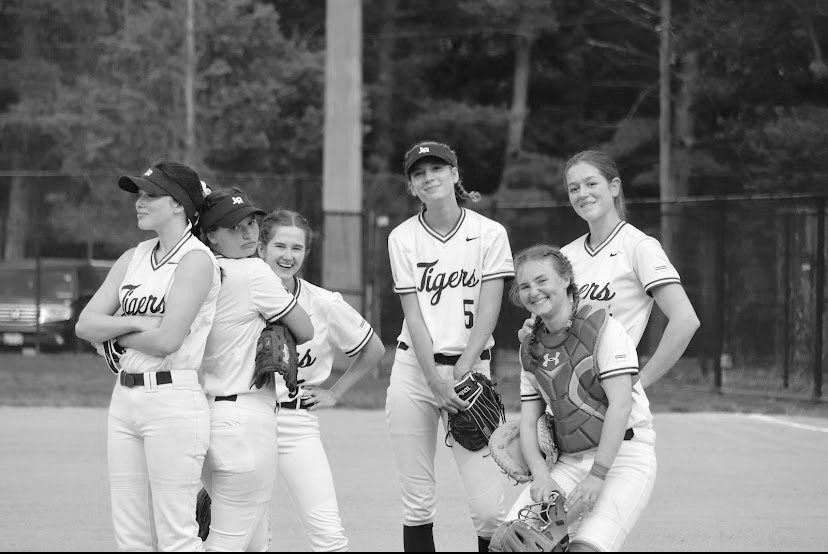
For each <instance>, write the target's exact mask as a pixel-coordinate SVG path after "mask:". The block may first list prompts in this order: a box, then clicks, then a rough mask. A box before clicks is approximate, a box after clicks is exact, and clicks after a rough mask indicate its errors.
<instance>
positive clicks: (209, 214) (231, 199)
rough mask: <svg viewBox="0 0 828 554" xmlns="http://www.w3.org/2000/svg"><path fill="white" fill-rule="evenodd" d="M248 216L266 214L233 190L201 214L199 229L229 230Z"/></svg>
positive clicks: (240, 193) (242, 194)
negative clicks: (220, 228)
mask: <svg viewBox="0 0 828 554" xmlns="http://www.w3.org/2000/svg"><path fill="white" fill-rule="evenodd" d="M250 214H255V215H267V212H266V211H264V210H261V209H259V208H257V207H255V206H252V205H251V204H250V201H249V200H248V199H247V196H245V195H244V193H242V192H239V191H238V190H234V191H231V192H229V193H228V194H227V196H226V197H225V198H222V199H221V200H219V201H218V202H217V203H216V204H214V205H213V206H211V207H210V209H209V210H207V211H206V212H204V213H203V214H201V228H202V229H204V230H208V229H212V228H213V227H226V228H228V229H229V228H231V227H235V226H236V225H238V223H239V222H240V221H241V220H242V219H244V218H245V217H247V216H249V215H250Z"/></svg>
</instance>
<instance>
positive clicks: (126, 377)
mask: <svg viewBox="0 0 828 554" xmlns="http://www.w3.org/2000/svg"><path fill="white" fill-rule="evenodd" d="M121 384H122V385H123V386H125V387H127V388H129V389H131V388H132V387H134V386H135V377H133V376H132V374H131V373H129V372H126V371H121Z"/></svg>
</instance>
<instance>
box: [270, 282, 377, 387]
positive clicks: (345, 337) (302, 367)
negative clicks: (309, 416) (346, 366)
mask: <svg viewBox="0 0 828 554" xmlns="http://www.w3.org/2000/svg"><path fill="white" fill-rule="evenodd" d="M294 281H295V283H296V289H295V292H294V295H295V296H296V300H297V301H298V302H299V305H300V306H302V308H303V309H304V310H305V311H306V312H307V314H308V315H309V316H310V319H311V323H313V339H311V340H310V341H308V342H306V343H304V344H300V345H298V346H297V348H296V354H297V356H298V358H299V384H300V385H321V384H322V383H324V382H325V380H326V379H327V378H328V377H330V375H331V367H332V366H333V361H334V354H335V353H336V351H337V350H339V351H340V352H343V353H344V354H345V355H346V356H348V357H353V356H356V355H357V354H359V352H360V351H361V350H362V349H363V348H364V347H365V345H366V344H368V341H369V340H370V339H371V337H372V336H373V335H374V329H373V327H371V325H369V324H368V322H367V321H365V319H364V318H363V317H362V315H360V313H359V312H358V311H356V310H355V309H354V308H352V307H351V305H350V304H348V303H347V302H345V299H344V298H342V295H341V294H340V293H338V292H332V291H329V290H327V289H324V288H322V287H318V286H316V285H314V284H312V283H309V282H308V281H305V280H304V279H299V278H296V277H294ZM276 396H277V398H278V401H279V402H290V401H291V400H293V398H291V397H290V395H289V393H288V389H287V387H286V386H285V381H284V379H282V378H281V377H280V376H279V375H277V376H276Z"/></svg>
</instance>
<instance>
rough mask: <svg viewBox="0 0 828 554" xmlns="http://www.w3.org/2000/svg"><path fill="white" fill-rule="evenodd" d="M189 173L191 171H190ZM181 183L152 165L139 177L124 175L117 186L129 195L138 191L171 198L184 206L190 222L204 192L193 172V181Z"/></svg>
mask: <svg viewBox="0 0 828 554" xmlns="http://www.w3.org/2000/svg"><path fill="white" fill-rule="evenodd" d="M182 167H186V166H182ZM187 169H190V168H187ZM190 171H193V170H192V169H190ZM183 181H184V182H183V183H180V182H178V181H177V180H175V179H173V178H172V177H169V176H168V175H167V174H166V173H164V172H163V171H162V170H161V169H160V168H159V167H158V166H155V165H154V166H152V167H151V168H149V169H148V170H146V171H145V172H144V174H143V175H141V176H140V177H130V176H128V175H124V176H123V177H121V178H120V179H118V186H119V187H121V190H125V191H127V192H131V193H137V192H138V190H139V189H140V190H143V191H144V192H149V193H151V194H160V195H164V196H172V197H173V198H174V199H175V200H176V202H178V203H179V204H181V205H182V206H184V212H185V213H186V214H187V218H188V219H190V220H191V221H192V220H193V218H194V217H195V215H196V213H198V210H199V208H201V205H202V204H203V203H204V191H203V189H202V184H201V180H200V179H199V178H198V174H196V172H195V171H193V179H185V180H183Z"/></svg>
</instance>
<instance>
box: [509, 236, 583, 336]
mask: <svg viewBox="0 0 828 554" xmlns="http://www.w3.org/2000/svg"><path fill="white" fill-rule="evenodd" d="M536 260H548V261H549V263H550V264H552V268H553V269H554V270H555V273H557V274H558V276H559V277H561V278H562V279H564V280H568V281H569V284H568V285H567V287H566V294H567V295H568V296H571V297H572V311H571V312H570V314H569V319H568V320H567V323H566V327H565V328H564V330H563V332H564V333H566V334H567V335H568V334H569V330H570V329H571V328H572V320H573V319H574V318H575V314H576V313H577V312H578V304H579V303H580V300H581V297H580V295H579V294H578V285H577V284H576V283H575V272H574V271H573V269H572V263H570V261H569V259H568V258H567V257H566V256H564V255H563V252H561V249H560V248H558V247H557V246H551V245H548V244H535V245H534V246H530V247H528V248H524V249H523V250H521V251H520V252H518V253H517V254H516V255H515V258H514V264H515V274H517V272H518V271H519V270H520V268H521V266H523V265H524V264H525V263H526V262H530V261H536ZM519 286H520V285H519V284H518V281H517V279H514V280H512V286H511V288H510V289H509V300H511V302H512V304H515V305H516V306H520V307H523V303H521V301H520V288H519ZM544 330H545V331H547V332H548V331H549V330H548V329H546V325H544V323H543V319H542V318H541V317H540V316H535V321H534V323H533V324H532V335H531V338H530V339H529V345H530V346H534V345H535V343H536V342H537V340H538V335H539V333H540V332H541V331H544Z"/></svg>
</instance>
